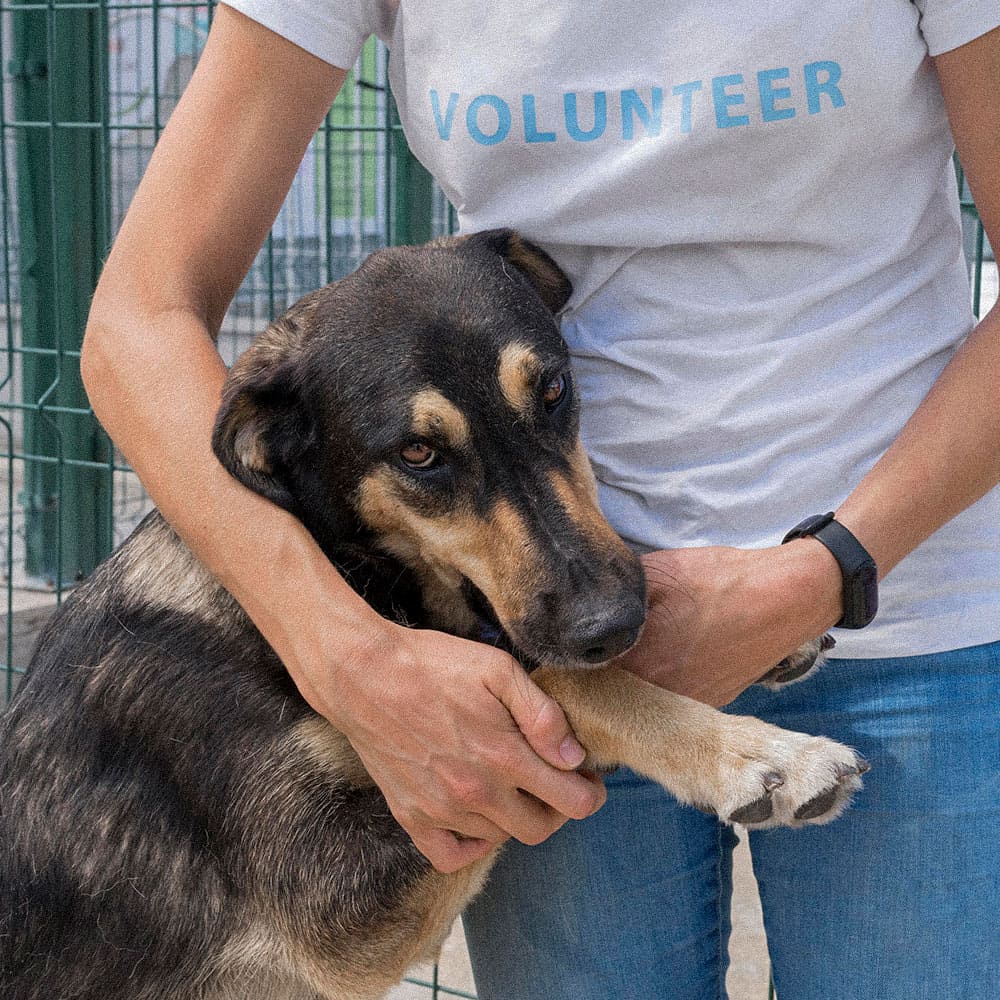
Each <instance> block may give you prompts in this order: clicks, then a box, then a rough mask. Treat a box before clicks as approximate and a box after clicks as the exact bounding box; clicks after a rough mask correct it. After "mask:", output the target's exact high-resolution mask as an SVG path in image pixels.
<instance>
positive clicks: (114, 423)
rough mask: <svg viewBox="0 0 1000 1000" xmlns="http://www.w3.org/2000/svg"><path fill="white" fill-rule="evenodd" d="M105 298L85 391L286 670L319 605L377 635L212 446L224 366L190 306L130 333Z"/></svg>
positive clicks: (299, 539) (300, 533)
mask: <svg viewBox="0 0 1000 1000" xmlns="http://www.w3.org/2000/svg"><path fill="white" fill-rule="evenodd" d="M107 304H108V303H106V301H105V300H103V299H102V298H101V296H100V294H99V297H98V299H97V300H95V308H94V314H95V315H94V318H93V319H92V322H91V326H90V328H89V329H88V333H87V342H86V344H85V347H84V378H85V381H86V385H87V390H88V393H89V394H90V398H91V401H92V403H93V405H94V409H95V411H96V413H97V415H98V417H99V418H100V420H101V422H102V423H103V424H104V426H105V427H106V428H107V430H108V432H109V433H110V434H111V436H112V437H113V438H114V439H115V441H116V442H117V443H118V445H119V447H120V448H121V450H122V451H123V453H124V454H125V456H126V458H127V459H128V460H129V462H130V463H131V465H132V467H133V468H134V469H135V471H136V472H137V473H138V475H139V477H140V479H141V480H142V482H143V484H144V485H145V486H146V489H147V490H148V491H149V493H150V495H151V496H152V498H153V500H154V501H155V503H156V504H157V506H158V507H159V508H160V510H161V511H162V513H163V514H164V516H165V517H166V518H167V520H168V521H169V522H170V524H171V525H172V526H173V527H174V528H175V530H176V531H177V532H178V533H179V534H180V535H181V536H182V537H183V538H184V540H185V542H187V544H188V545H189V546H190V547H191V549H192V550H193V551H194V552H195V554H196V555H197V556H198V558H199V559H200V560H201V561H202V562H203V563H204V564H205V565H206V566H207V567H208V568H209V569H210V570H211V571H212V573H213V574H214V575H215V576H216V577H217V578H218V579H219V580H220V582H221V583H222V584H223V585H224V586H225V587H226V588H227V589H228V590H229V591H230V592H231V593H232V594H233V596H234V597H236V599H237V600H238V601H239V602H240V603H241V605H243V607H244V608H245V609H246V611H247V612H248V613H249V614H250V616H251V617H252V618H253V619H254V621H255V623H256V624H257V625H258V627H259V628H260V629H261V631H262V632H263V633H264V635H265V636H266V637H267V639H268V640H269V641H270V642H271V644H272V645H273V646H274V647H275V649H276V650H277V651H278V653H279V655H281V656H282V658H283V659H284V660H285V661H286V664H287V665H288V666H289V668H290V669H292V670H293V671H294V670H295V665H296V664H297V663H300V662H308V660H309V657H308V656H307V655H305V652H304V651H301V650H299V649H297V648H296V644H297V643H298V642H300V641H302V638H301V637H302V636H304V635H310V634H312V632H311V630H309V629H303V628H301V627H300V626H301V619H302V616H303V615H306V614H307V615H315V614H318V613H320V612H319V610H318V609H319V608H320V607H321V608H322V614H323V617H324V621H325V622H326V623H327V624H328V625H329V626H330V627H331V631H333V630H334V628H335V626H336V625H338V624H339V625H342V626H345V627H342V628H339V629H336V632H337V634H339V635H340V636H341V637H343V639H345V640H346V639H347V638H348V637H349V638H350V639H351V641H352V642H358V643H361V642H377V641H379V640H380V636H379V635H378V633H379V630H380V629H381V628H382V627H383V623H382V621H381V619H379V618H378V617H377V616H376V615H375V614H374V612H372V611H371V609H370V608H368V606H367V605H366V604H365V603H364V602H363V601H361V599H360V598H358V597H357V596H356V595H355V594H354V592H353V591H352V590H351V589H350V588H349V587H348V586H347V585H346V583H344V582H343V580H342V579H341V578H340V576H339V575H338V574H337V573H336V571H335V570H334V569H333V567H332V566H331V565H330V564H329V563H328V561H327V560H326V558H325V557H324V556H323V554H322V552H321V551H320V550H319V548H318V546H317V545H316V543H315V542H314V541H313V539H312V537H311V536H310V535H309V534H308V532H307V531H306V530H305V528H304V527H303V526H302V525H301V524H300V522H299V521H297V520H296V519H295V518H294V517H292V516H291V515H290V514H288V513H286V512H285V511H283V510H281V509H279V508H278V507H275V506H274V505H273V504H271V503H269V502H268V501H267V500H264V499H263V498H261V497H259V496H257V495H256V494H254V493H252V492H250V491H249V490H247V489H246V488H245V487H243V486H241V485H240V484H239V483H237V482H236V481H235V480H234V479H233V478H232V477H231V476H230V475H229V473H228V472H227V471H226V470H225V469H224V468H223V467H222V466H221V465H220V464H219V462H218V461H217V460H216V458H215V456H214V454H213V453H212V450H211V445H210V442H211V433H212V426H213V423H214V419H215V412H216V409H217V407H218V403H219V395H220V391H221V386H222V383H223V380H224V378H225V372H226V370H225V366H224V365H223V363H222V360H221V358H220V357H219V355H218V353H217V351H216V349H215V345H214V344H213V343H212V340H211V338H210V336H209V333H208V330H207V329H206V328H205V326H204V325H203V324H201V323H200V322H199V321H198V319H197V317H196V316H194V315H193V314H191V313H185V312H171V313H167V314H163V315H160V316H147V317H143V318H139V317H133V318H132V320H131V322H130V324H129V325H130V327H131V329H129V330H128V331H127V332H126V331H124V330H121V329H120V328H119V325H120V320H115V321H111V320H110V318H107V319H105V320H103V321H102V313H104V312H105V306H106V305H107ZM112 311H113V310H112ZM137 327H138V328H137ZM126 336H127V349H125V348H124V347H123V339H124V338H125V337H126ZM348 624H349V627H346V626H348ZM299 679H300V678H298V677H296V680H299ZM304 693H305V692H304Z"/></svg>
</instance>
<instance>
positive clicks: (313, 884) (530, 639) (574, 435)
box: [0, 230, 866, 1000]
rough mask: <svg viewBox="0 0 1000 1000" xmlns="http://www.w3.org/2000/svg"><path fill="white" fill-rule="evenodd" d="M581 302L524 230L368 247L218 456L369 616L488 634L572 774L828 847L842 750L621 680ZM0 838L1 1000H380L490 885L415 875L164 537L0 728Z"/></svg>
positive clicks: (230, 412) (791, 664)
mask: <svg viewBox="0 0 1000 1000" xmlns="http://www.w3.org/2000/svg"><path fill="white" fill-rule="evenodd" d="M570 292H571V288H570V284H569V282H568V280H567V279H566V277H565V276H564V275H563V273H562V272H561V271H560V269H559V268H558V266H557V265H556V264H555V263H554V261H553V260H552V259H551V258H550V257H549V256H548V255H547V254H545V253H544V252H543V251H542V250H540V249H539V248H537V247H535V246H534V245H532V244H531V243H530V242H528V241H527V240H525V239H523V238H522V237H520V236H519V235H518V234H516V233H514V232H512V231H509V230H496V231H490V232H484V233H479V234H476V235H472V236H467V237H455V238H446V239H442V240H439V241H435V242H433V243H431V244H428V245H426V246H424V247H419V248H413V247H408V248H393V249H386V250H381V251H378V252H376V253H375V254H373V255H372V256H371V257H370V258H368V260H367V261H366V262H365V263H364V264H363V265H362V266H361V267H360V268H359V269H358V270H357V271H356V272H354V273H353V274H351V275H349V276H348V277H346V278H344V279H342V280H340V281H338V282H335V283H334V284H332V285H329V286H327V287H325V288H323V289H321V290H319V291H317V292H314V293H312V294H310V295H307V296H306V297H305V298H304V299H302V300H301V301H299V302H298V303H297V304H295V305H294V306H293V307H292V308H291V309H290V310H289V311H288V312H287V313H286V314H285V315H284V316H282V317H281V318H280V319H278V320H276V321H275V322H274V323H273V324H271V326H270V327H269V328H268V329H267V330H266V331H264V332H263V333H262V334H261V335H260V336H259V337H258V338H257V339H256V340H255V341H254V343H253V344H252V345H251V347H250V348H249V350H248V351H247V352H246V353H245V354H244V355H243V357H242V358H241V359H240V360H239V361H238V362H237V363H236V365H235V366H234V367H233V369H232V371H231V372H230V375H229V378H228V381H227V383H226V386H225V389H224V394H223V400H222V405H221V408H220V411H219V414H218V420H217V424H216V427H215V431H214V436H213V447H214V449H215V452H216V454H217V455H218V457H219V459H220V461H221V462H222V463H223V465H224V466H225V467H226V468H227V469H228V470H229V471H230V472H231V473H232V474H233V475H234V476H235V477H236V478H237V479H238V480H239V481H240V482H242V483H244V484H245V485H246V486H248V487H249V488H250V489H252V490H255V491H256V492H257V493H260V494H262V495H263V496H265V497H268V498H269V499H270V500H272V501H273V502H274V503H276V504H278V505H280V506H282V507H284V508H286V509H287V510H289V511H292V512H293V513H294V514H295V515H296V516H297V517H299V518H300V519H301V520H302V522H303V523H304V524H305V525H306V526H307V528H308V529H309V530H310V531H311V533H312V535H313V536H314V537H315V538H316V540H317V542H318V543H319V545H320V546H321V547H322V549H323V551H324V552H325V554H326V555H327V556H328V558H329V559H330V560H331V561H332V562H333V563H334V564H335V565H336V566H337V567H338V568H339V569H340V570H341V571H342V572H343V573H344V575H345V576H346V578H347V579H348V581H349V582H350V583H351V585H352V586H353V587H354V588H355V589H356V590H357V591H358V592H359V593H361V594H363V595H364V596H365V597H366V598H367V600H368V601H369V602H370V603H371V604H372V606H373V607H374V608H375V610H376V611H378V612H379V613H381V614H382V615H385V616H387V617H390V618H392V619H393V620H395V621H396V622H399V623H402V624H405V625H409V626H413V627H428V628H435V629H443V630H446V631H448V632H451V633H454V634H456V635H459V636H464V637H468V638H482V637H483V635H487V634H492V635H494V639H493V640H492V641H496V642H498V643H500V644H501V645H503V646H504V647H505V648H507V649H509V650H510V651H511V652H513V653H514V654H515V655H516V656H517V657H519V658H520V660H521V661H522V662H523V663H524V664H525V665H526V667H527V668H530V669H533V674H532V676H533V679H534V680H535V681H536V682H537V683H538V684H539V685H540V686H541V687H542V688H543V689H544V690H545V691H546V692H548V693H549V694H550V695H551V696H553V697H554V698H555V699H556V700H557V701H558V702H559V704H560V705H561V706H562V707H563V709H564V711H565V712H566V715H567V717H568V719H569V721H570V723H571V725H572V726H573V728H574V731H575V732H576V734H577V736H578V738H579V739H580V741H581V742H582V744H583V745H584V747H585V748H586V749H587V752H588V757H587V760H586V761H585V763H584V766H585V767H587V768H590V769H595V770H596V769H608V768H613V767H615V766H618V765H626V766H628V767H630V768H633V769H634V770H636V771H638V772H640V773H642V774H644V775H647V776H649V777H650V778H652V779H654V780H656V781H658V782H660V783H661V784H662V785H664V786H665V787H666V788H667V789H669V790H670V791H671V792H672V793H673V794H674V795H675V796H676V797H677V798H678V799H680V800H681V801H682V802H685V803H690V804H692V805H696V806H698V807H700V808H702V809H705V810H708V811H710V812H713V813H715V814H716V815H718V816H719V817H720V818H721V819H722V820H723V821H725V822H742V823H744V824H746V825H747V826H750V827H766V826H776V825H789V826H797V825H801V824H806V823H820V822H826V821H828V820H830V819H832V818H833V817H835V816H836V815H837V814H838V813H839V812H840V811H841V810H842V809H843V808H844V807H845V805H846V804H847V802H848V800H849V799H850V798H851V796H852V795H853V793H854V792H855V791H856V790H857V789H858V788H859V787H860V784H861V782H860V775H861V774H862V773H863V771H864V770H865V769H866V765H865V763H864V762H863V761H862V760H861V759H860V758H858V757H857V756H856V754H855V753H854V752H853V751H852V750H850V749H848V748H846V747H843V746H841V745H839V744H837V743H834V742H832V741H830V740H827V739H824V738H820V737H813V736H806V735H803V734H798V733H791V732H787V731H784V730H781V729H777V728H775V727H773V726H770V725H768V724H765V723H763V722H761V721H759V720H756V719H752V718H740V717H732V716H728V715H725V714H722V713H720V712H717V711H715V710H713V709H711V708H709V707H707V706H705V705H702V704H699V703H697V702H694V701H691V700H689V699H686V698H683V697H680V696H678V695H674V694H671V693H669V692H666V691H663V690H660V689H659V688H656V687H654V686H652V685H650V684H647V683H646V682H644V681H642V680H641V679H639V678H638V677H636V676H634V675H632V674H630V673H627V672H626V671H624V670H622V669H620V668H617V667H615V666H614V664H613V663H609V662H608V661H611V660H613V659H614V657H615V656H616V655H618V654H620V653H622V652H624V651H625V650H626V649H627V648H628V647H629V646H631V645H632V644H633V643H634V642H635V640H636V638H637V636H638V634H639V631H640V629H641V627H642V624H643V620H644V615H645V606H646V602H645V584H644V579H643V573H642V569H641V566H640V563H639V561H638V559H637V558H636V556H635V554H634V553H633V552H632V551H631V550H630V549H629V548H628V547H627V546H626V545H625V544H624V543H623V542H622V541H621V540H620V539H619V538H618V536H617V535H616V534H615V533H614V531H612V529H611V528H610V526H609V525H608V523H607V522H606V521H605V519H604V518H603V516H602V515H601V513H600V511H599V508H598V503H597V491H596V486H595V480H594V477H593V474H592V472H591V468H590V464H589V462H588V460H587V458H586V455H585V454H584V452H583V450H582V448H581V445H580V441H579V437H578V407H579V402H578V397H577V392H576V389H575V387H574V384H573V379H572V373H571V371H570V368H569V359H568V354H567V348H566V345H565V343H564V342H563V340H562V338H561V336H560V333H559V329H558V323H557V316H558V313H559V312H560V310H561V309H562V308H563V307H564V305H565V304H566V301H567V299H568V297H569V295H570ZM820 650H821V642H819V641H818V642H816V643H811V644H809V645H808V646H807V647H804V648H803V649H802V650H800V651H799V653H798V654H797V655H796V657H795V658H793V659H791V660H789V661H786V662H785V663H784V664H782V665H781V666H780V668H778V669H777V670H776V671H775V672H774V674H773V675H772V676H771V682H772V683H782V682H784V681H786V680H792V679H795V678H796V677H797V676H799V675H802V674H804V673H806V672H808V671H809V670H810V669H811V668H812V667H813V665H814V664H815V663H816V661H817V659H818V655H819V654H820ZM0 838H2V840H0V996H3V997H4V1000H57V998H66V1000H68V998H70V997H72V998H75V1000H249V998H254V1000H316V998H329V1000H333V998H336V1000H374V998H377V997H381V996H383V995H384V994H385V992H386V991H387V990H389V989H390V988H391V987H392V986H393V985H394V984H395V983H397V982H398V981H399V980H400V979H401V978H402V977H403V976H404V974H405V973H406V971H407V969H409V968H410V967H411V966H412V965H413V964H415V963H417V962H419V961H423V960H427V959H430V958H433V957H434V956H435V955H436V953H437V950H438V949H439V948H440V945H441V943H442V941H443V940H444V938H445V936H446V934H447V932H448V930H449V928H450V926H451V924H452V922H453V920H454V918H455V917H456V916H457V915H458V914H459V913H460V912H461V910H462V908H463V907H464V906H465V904H466V903H467V902H468V901H469V900H470V899H471V898H472V897H473V896H474V895H475V893H476V892H477V891H478V890H479V889H480V888H481V887H482V885H483V884H484V881H485V880H486V878H487V875H488V872H489V869H490V866H491V864H492V861H493V858H494V857H495V853H494V855H492V856H491V857H489V858H486V859H484V860H483V861H481V862H478V863H475V864H473V865H470V866H468V867H466V868H464V869H462V870H461V871H458V872H456V873H454V874H448V875H445V874H441V873H439V872H437V871H436V870H434V869H433V868H432V867H431V865H430V864H429V862H428V861H427V860H426V859H425V858H424V857H423V856H422V855H421V854H420V853H419V852H418V851H417V849H416V848H415V847H414V845H413V843H412V842H411V841H410V839H409V837H408V836H407V835H406V833H405V832H404V831H403V829H402V828H401V827H400V826H398V825H397V823H396V822H395V820H394V819H393V818H392V816H391V815H390V813H389V810H388V808H387V806H386V803H385V800H384V798H383V797H382V795H381V793H380V791H379V789H378V788H377V787H376V786H375V785H374V783H373V782H372V781H371V779H370V778H369V777H368V775H367V773H366V772H365V770H364V768H363V766H362V765H361V762H360V760H359V759H358V757H357V756H356V754H355V753H354V751H353V750H352V748H351V745H350V743H349V742H348V741H347V739H346V738H345V737H344V736H343V735H342V734H340V733H339V732H338V731H337V730H335V729H334V728H333V727H332V726H331V725H330V724H329V723H327V722H326V720H324V719H322V718H321V717H319V716H318V715H317V714H316V713H314V712H313V711H312V710H311V709H310V708H309V706H308V705H307V704H306V702H305V701H304V700H303V698H302V697H301V695H300V694H299V693H298V692H297V690H296V688H295V686H294V685H293V684H292V682H291V681H290V679H289V677H288V675H287V673H286V672H285V670H284V669H283V667H282V665H281V663H280V662H279V660H278V658H277V656H276V655H275V654H274V652H273V651H272V650H271V649H270V647H269V646H268V644H267V643H266V642H265V640H264V639H263V637H262V636H261V635H260V633H259V632H258V631H257V630H256V629H255V628H254V626H253V624H252V623H251V622H250V620H249V619H248V618H247V616H246V614H245V613H244V612H243V611H242V609H241V608H240V607H239V606H238V605H237V604H236V602H235V601H234V600H233V599H232V598H231V597H230V596H229V595H228V593H227V592H226V591H225V590H224V589H223V588H222V587H221V586H220V585H219V584H218V583H217V582H216V581H215V580H214V579H213V578H212V577H211V576H210V575H209V573H208V572H207V571H206V570H204V569H203V568H202V567H201V566H200V565H199V563H198V562H197V561H196V559H195V558H194V556H193V555H192V554H191V552H190V551H189V550H188V549H187V548H186V547H185V545H184V544H183V543H182V542H181V540H180V539H179V538H178V537H177V535H175V534H174V532H173V531H172V530H171V528H170V527H169V526H168V525H167V524H166V522H165V521H164V520H163V519H162V517H161V516H160V515H159V514H158V513H156V512H155V511H154V512H153V513H152V514H151V515H149V516H148V517H147V518H146V519H145V520H144V521H143V522H142V523H141V524H140V525H139V527H138V528H137V529H136V531H135V532H134V533H133V534H132V535H131V537H130V538H129V539H127V540H126V542H125V543H124V544H123V545H122V546H121V547H120V548H119V549H118V550H117V551H116V552H115V553H114V554H112V556H111V557H110V558H109V559H108V560H107V561H106V562H105V563H103V564H102V565H101V566H100V567H99V568H98V569H97V570H96V571H95V572H94V573H93V574H92V575H91V577H90V578H89V579H88V580H87V581H86V582H84V583H83V584H82V585H81V586H79V587H78V588H77V589H76V590H75V592H74V593H73V594H72V595H71V596H70V597H69V598H68V599H67V600H66V602H65V603H64V604H63V606H62V608H61V609H60V610H59V611H58V612H57V613H56V614H55V615H54V616H53V617H52V619H51V621H50V623H49V625H48V627H47V628H46V630H45V632H44V634H43V636H42V637H41V639H40V643H39V646H38V649H37V651H36V653H35V655H34V657H33V660H32V663H31V665H30V667H29V670H28V672H27V675H26V677H25V678H24V681H23V684H22V685H21V688H20V690H19V691H18V693H17V695H16V696H15V698H14V700H13V703H12V705H11V707H10V709H9V710H8V712H7V714H6V716H5V718H4V720H3V725H2V730H0Z"/></svg>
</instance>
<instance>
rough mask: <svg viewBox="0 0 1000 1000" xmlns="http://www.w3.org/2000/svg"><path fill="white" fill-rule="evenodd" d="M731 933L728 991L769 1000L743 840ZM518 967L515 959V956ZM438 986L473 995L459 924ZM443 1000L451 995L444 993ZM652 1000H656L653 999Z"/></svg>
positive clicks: (401, 994)
mask: <svg viewBox="0 0 1000 1000" xmlns="http://www.w3.org/2000/svg"><path fill="white" fill-rule="evenodd" d="M733 883H734V884H733V911H732V916H733V933H732V937H731V939H730V942H729V957H730V963H731V964H730V967H729V974H728V976H727V977H726V988H727V989H728V991H729V998H730V1000H767V992H768V979H769V968H770V966H769V962H768V957H767V943H766V942H765V940H764V924H763V920H762V917H761V912H760V900H759V899H758V897H757V883H756V881H755V880H754V877H753V870H752V867H751V864H750V853H749V851H748V850H747V847H746V840H745V834H741V839H740V845H739V847H737V849H736V855H735V863H734V871H733ZM511 960H512V961H516V960H517V959H516V956H512V958H511ZM431 976H432V969H431V968H430V967H429V966H427V967H422V968H420V969H417V970H415V971H414V973H413V974H412V978H413V979H418V980H421V981H422V982H425V983H430V982H431ZM438 982H439V984H440V985H441V986H443V987H448V988H449V989H452V990H458V991H461V992H462V993H468V994H473V993H474V992H475V985H474V984H473V982H472V972H471V970H470V969H469V959H468V955H467V953H466V950H465V942H464V940H463V938H462V928H461V926H460V925H459V924H456V926H455V927H454V929H453V930H452V933H451V937H450V938H449V939H448V941H447V942H446V944H445V947H444V952H443V954H442V956H441V963H440V967H439V973H438ZM431 995H432V991H431V990H430V989H428V988H427V987H426V986H418V985H414V984H412V983H403V984H402V985H401V986H398V987H397V988H396V989H395V990H393V991H392V992H391V993H390V994H389V1000H428V998H429V997H430V996H431ZM441 996H442V997H447V996H449V994H447V993H442V994H441ZM539 1000H545V991H544V987H542V988H540V990H539ZM650 1000H653V998H650Z"/></svg>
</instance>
